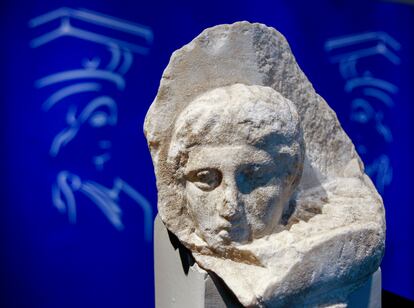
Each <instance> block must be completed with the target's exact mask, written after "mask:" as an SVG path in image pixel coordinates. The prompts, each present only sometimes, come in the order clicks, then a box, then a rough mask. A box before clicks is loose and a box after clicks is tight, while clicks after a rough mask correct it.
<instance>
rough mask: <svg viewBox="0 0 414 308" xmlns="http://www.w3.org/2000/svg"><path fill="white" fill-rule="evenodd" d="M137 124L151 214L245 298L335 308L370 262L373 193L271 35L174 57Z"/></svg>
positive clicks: (238, 38) (241, 33) (210, 41)
mask: <svg viewBox="0 0 414 308" xmlns="http://www.w3.org/2000/svg"><path fill="white" fill-rule="evenodd" d="M144 130H145V134H146V137H147V140H148V144H149V148H150V151H151V155H152V159H153V162H154V167H155V172H156V177H157V188H158V210H159V215H160V217H161V219H162V220H163V222H164V223H165V225H166V226H167V228H168V229H169V230H170V231H171V232H173V233H174V234H175V235H176V236H177V237H178V239H179V240H180V241H181V242H182V244H183V245H185V246H186V247H187V248H188V249H190V250H191V252H192V254H193V256H194V258H195V260H196V262H197V263H198V265H199V266H201V267H202V268H204V269H206V270H208V271H211V272H214V273H215V274H217V275H218V276H219V277H221V278H222V280H223V281H224V283H225V284H226V285H227V286H228V287H229V288H230V290H231V291H232V292H233V293H234V294H235V296H236V297H237V298H238V300H239V301H240V303H241V304H242V305H244V306H248V307H279V306H289V307H294V306H303V305H310V306H312V305H325V306H329V305H336V304H346V301H347V297H348V295H349V294H350V293H351V292H352V291H353V290H355V289H356V288H357V287H358V286H360V285H361V284H362V283H363V282H364V281H365V280H366V279H367V278H368V277H369V275H370V274H372V273H373V272H374V271H375V270H376V269H377V268H378V266H379V263H380V261H381V259H382V255H383V251H384V237H385V220H384V210H383V205H382V200H381V198H380V196H379V195H378V193H377V192H376V190H375V188H374V186H373V185H372V183H371V181H370V180H369V178H368V177H367V176H366V175H365V173H364V170H363V164H362V162H361V160H360V158H359V157H358V155H357V153H356V152H355V149H354V146H353V144H352V142H351V141H350V139H349V138H348V137H347V135H346V134H345V133H344V131H343V130H342V128H341V126H340V124H339V122H338V120H337V118H336V116H335V113H334V112H333V111H332V110H331V109H330V108H329V106H328V105H327V104H326V102H325V101H324V100H323V99H322V98H321V97H320V96H318V95H317V94H316V92H315V90H314V89H313V88H312V85H311V84H310V83H309V81H308V80H307V79H306V77H305V75H304V74H303V72H302V71H301V70H300V68H299V67H298V65H297V64H296V61H295V59H294V57H293V55H292V53H291V51H290V49H289V46H288V44H287V42H286V40H285V39H284V37H283V36H282V35H281V34H280V33H278V32H277V31H276V30H274V29H272V28H268V27H266V26H264V25H261V24H251V23H248V22H239V23H235V24H233V25H220V26H216V27H213V28H210V29H207V30H205V31H204V32H203V33H201V34H200V35H199V36H198V37H197V38H195V39H194V40H193V41H192V42H191V43H189V44H188V45H186V46H184V47H182V48H181V49H180V50H177V51H176V52H174V54H173V55H172V57H171V60H170V63H169V65H168V67H167V68H166V70H165V71H164V74H163V77H162V80H161V85H160V88H159V91H158V95H157V97H156V99H155V101H154V102H153V104H152V105H151V107H150V110H149V111H148V114H147V117H146V119H145V127H144Z"/></svg>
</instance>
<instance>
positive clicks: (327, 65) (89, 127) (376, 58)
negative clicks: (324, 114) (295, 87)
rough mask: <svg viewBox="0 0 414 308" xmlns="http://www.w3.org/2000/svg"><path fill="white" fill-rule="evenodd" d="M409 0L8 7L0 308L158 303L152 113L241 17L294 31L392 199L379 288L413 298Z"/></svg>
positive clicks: (306, 63) (310, 68) (4, 20)
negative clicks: (164, 85)
mask: <svg viewBox="0 0 414 308" xmlns="http://www.w3.org/2000/svg"><path fill="white" fill-rule="evenodd" d="M412 4H414V1H327V0H325V1H324V0H318V1H292V0H290V1H288V0H285V1H283V0H281V1H262V2H257V1H256V2H254V1H244V0H239V1H208V2H205V3H201V2H200V3H196V2H194V1H175V3H172V2H169V1H165V2H162V1H146V2H143V1H142V2H140V1H125V0H118V1H97V0H89V1H23V0H16V1H3V2H2V4H1V13H0V14H1V18H0V23H1V27H0V29H2V30H1V33H2V44H1V48H0V53H1V60H0V61H1V74H2V75H1V81H2V82H1V83H0V87H1V93H2V95H1V98H2V102H1V104H0V111H1V112H0V117H1V120H0V125H1V134H2V138H1V154H0V155H1V157H0V158H1V164H0V166H1V171H2V175H3V177H2V182H1V186H0V187H1V191H0V193H1V194H0V196H1V206H0V236H1V242H0V243H1V248H0V258H1V259H0V269H1V272H0V279H1V287H2V288H1V291H0V292H1V293H0V294H1V295H0V305H1V306H2V307H153V306H154V299H153V298H154V288H153V283H154V281H153V261H152V242H151V236H152V235H151V229H152V218H153V217H154V216H155V215H156V188H155V178H154V174H153V168H152V163H151V159H150V156H149V152H148V150H147V145H146V141H145V139H144V136H143V133H142V125H143V120H144V117H145V113H146V111H147V109H148V107H149V105H150V104H151V102H152V100H153V98H154V97H155V95H156V92H157V88H158V85H159V80H160V77H161V74H162V71H163V69H164V68H165V66H166V65H167V63H168V60H169V57H170V55H171V53H172V52H173V51H174V50H175V49H177V48H180V47H181V46H182V45H184V44H186V43H188V42H189V41H191V40H192V39H193V38H194V37H195V36H196V35H198V34H199V33H200V32H201V31H202V30H203V29H204V28H206V27H210V26H213V25H216V24H221V23H232V22H235V21H238V20H249V21H257V22H262V23H265V24H267V25H269V26H273V27H275V28H277V29H278V30H279V31H280V32H281V33H283V34H284V35H285V36H286V38H287V39H288V41H289V43H290V45H291V48H292V50H293V53H294V54H295V56H296V58H297V60H298V62H299V64H300V66H301V67H302V69H303V71H304V72H305V73H306V75H307V76H308V78H309V79H310V80H311V82H312V83H313V85H314V87H315V88H316V90H317V92H318V93H319V94H321V95H322V96H323V97H324V98H325V99H326V100H327V101H328V103H329V104H330V105H331V107H332V108H333V109H334V110H335V111H336V112H337V114H338V117H339V119H340V121H341V123H342V125H343V127H344V129H345V130H346V132H347V133H348V134H349V135H350V136H351V138H352V139H353V141H354V143H355V145H356V146H357V149H358V151H359V153H360V154H361V157H362V158H363V160H364V162H365V164H366V168H367V172H368V173H369V174H370V176H371V177H372V179H373V181H374V182H375V184H376V185H377V188H378V190H379V191H380V192H381V194H382V196H383V198H384V203H385V208H386V215H387V249H386V254H385V257H384V260H383V263H382V269H383V287H384V289H385V290H388V291H390V292H393V293H396V294H399V295H401V296H404V297H406V298H410V299H413V300H414V264H413V262H412V260H413V259H414V248H413V236H414V224H412V223H411V220H412V217H414V209H413V206H412V205H413V201H412V191H413V189H412V182H413V181H412V178H411V175H412V174H413V166H414V164H413V162H412V158H411V157H412V151H413V149H414V147H413V138H412V132H413V127H412V126H413V122H412V121H411V117H412V115H413V114H414V113H413V105H412V102H413V93H414V92H413V91H412V83H413V77H412V74H411V72H412V71H413V69H414V65H413V59H412V58H413V57H412V55H413V54H414V46H413V44H414V41H413V39H412V38H413V34H414V30H413V29H414V27H413V26H414V6H413V5H412ZM64 7H66V8H68V9H64V10H58V11H56V10H57V9H60V8H64ZM45 14H46V15H45ZM59 29H60V32H59V31H58V30H59Z"/></svg>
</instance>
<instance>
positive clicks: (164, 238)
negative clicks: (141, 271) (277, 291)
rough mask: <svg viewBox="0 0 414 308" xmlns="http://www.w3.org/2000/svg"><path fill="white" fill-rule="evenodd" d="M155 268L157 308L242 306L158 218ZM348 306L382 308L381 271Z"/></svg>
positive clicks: (362, 287) (372, 277)
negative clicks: (202, 267) (196, 261)
mask: <svg viewBox="0 0 414 308" xmlns="http://www.w3.org/2000/svg"><path fill="white" fill-rule="evenodd" d="M154 267H155V304H156V308H225V307H242V306H241V305H240V303H239V302H238V301H237V299H236V298H235V296H234V294H232V292H231V291H230V290H229V289H228V288H227V287H226V286H225V284H224V283H223V282H222V281H221V279H220V278H218V277H217V276H216V275H214V274H212V273H208V272H206V271H205V270H203V269H201V268H200V267H198V266H197V264H196V263H194V260H193V258H192V256H191V253H190V252H189V251H188V250H187V249H186V248H184V247H183V246H182V245H181V244H180V243H179V241H178V239H177V238H176V237H175V236H174V235H173V234H171V233H169V232H168V230H167V229H166V228H165V226H164V224H163V223H162V221H161V219H160V218H159V217H158V216H157V217H156V219H155V222H154ZM348 307H350V308H380V307H381V270H380V269H378V270H377V271H376V272H375V273H374V274H373V275H372V276H371V277H370V278H369V280H368V281H367V282H366V283H365V284H364V285H363V286H361V287H360V288H359V289H357V290H356V291H355V292H353V293H352V294H351V295H350V297H349V302H348Z"/></svg>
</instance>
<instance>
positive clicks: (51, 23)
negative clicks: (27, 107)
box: [29, 7, 154, 241]
mask: <svg viewBox="0 0 414 308" xmlns="http://www.w3.org/2000/svg"><path fill="white" fill-rule="evenodd" d="M56 25H57V27H56ZM29 27H30V28H32V29H33V31H36V32H37V33H38V35H37V36H36V37H35V38H34V39H33V40H31V42H30V46H31V47H32V48H35V49H38V48H40V47H42V48H44V47H45V46H48V45H49V44H50V43H52V42H55V44H58V43H59V42H60V39H63V38H65V37H66V38H69V39H76V40H82V41H86V42H88V43H91V44H97V46H102V47H103V51H105V52H108V53H109V60H105V61H106V62H107V63H104V61H103V60H102V59H107V58H108V57H102V56H101V57H100V56H99V55H96V56H93V57H92V58H84V59H83V60H82V61H81V62H80V68H70V69H67V68H66V69H62V68H60V69H57V70H56V71H55V72H53V73H50V74H48V75H46V76H43V77H41V78H39V79H38V80H36V81H35V84H34V85H35V88H36V89H38V90H39V91H40V90H41V91H49V93H48V97H47V98H46V100H45V101H44V102H43V104H42V110H43V111H45V112H49V111H51V110H52V109H53V108H54V107H55V106H56V105H59V104H61V103H62V102H63V101H69V102H70V105H69V106H68V109H67V112H66V121H65V122H66V124H65V127H64V128H62V129H61V130H60V132H59V133H57V134H56V135H55V136H54V137H53V140H52V142H51V146H50V149H49V154H50V156H51V157H53V158H54V157H56V156H58V155H59V153H60V152H61V151H63V150H64V149H65V148H66V146H67V145H68V144H69V143H71V141H73V140H74V139H75V138H76V137H77V136H78V135H80V134H81V133H82V128H83V127H84V126H85V125H88V126H89V127H91V128H96V129H98V128H102V127H105V126H112V127H115V126H116V125H117V124H118V105H117V102H116V101H115V100H114V99H113V98H112V97H111V95H106V94H103V93H102V92H103V89H104V87H105V86H107V85H108V84H109V85H113V86H114V89H115V90H116V91H118V92H123V91H125V88H126V79H125V75H126V73H127V72H128V71H129V70H130V69H131V67H132V65H133V63H134V54H138V55H147V54H148V52H149V48H150V46H151V45H152V43H153V38H154V37H153V32H152V30H151V29H150V28H149V27H146V26H143V25H140V24H137V23H133V22H130V21H127V20H122V19H119V18H116V17H113V16H108V15H104V14H101V13H99V12H94V11H90V10H86V9H72V8H67V7H62V8H59V9H57V10H53V11H51V12H48V13H45V14H43V15H41V16H38V17H36V18H33V19H31V20H30V21H29ZM39 33H40V34H39ZM59 87H60V88H59ZM51 89H52V93H50V90H51ZM46 93H47V92H46ZM91 94H92V95H93V96H95V94H96V96H95V97H94V98H92V99H91V98H90V95H91ZM85 95H88V96H87V97H88V98H87V101H86V106H85V107H83V108H81V107H80V102H81V101H82V100H85V97H86V96H85ZM98 147H99V149H100V150H101V152H100V153H97V154H96V155H93V157H92V159H91V162H92V164H93V166H94V167H95V169H96V170H97V171H98V172H100V174H103V173H102V172H103V171H104V168H105V165H106V164H107V163H108V161H109V160H111V158H112V155H111V152H110V150H111V148H112V141H111V140H107V139H104V140H100V141H98ZM63 169H65V168H63ZM75 192H80V193H83V194H84V195H85V196H87V197H88V199H89V200H90V201H91V202H92V203H94V204H95V205H96V206H97V207H98V208H99V209H100V210H101V211H102V213H103V214H104V215H105V217H106V218H107V219H108V221H109V222H110V223H111V224H112V225H113V226H114V227H115V228H116V229H118V230H122V229H123V227H124V225H123V223H122V217H121V213H122V211H121V208H120V204H119V200H118V195H119V194H120V193H121V192H122V193H123V194H124V195H127V196H129V197H130V198H131V199H132V200H133V201H134V202H135V203H137V204H138V205H139V206H140V207H141V208H142V209H143V211H144V220H145V221H144V228H145V239H146V240H147V241H150V240H151V232H152V208H151V205H150V204H149V203H148V201H147V200H146V199H145V197H144V196H142V195H141V194H140V193H139V192H138V191H136V190H135V189H134V188H133V187H132V186H130V185H129V184H128V183H126V182H125V181H123V180H122V179H121V178H120V177H119V176H115V177H114V186H113V188H112V189H108V188H106V187H104V186H102V185H100V184H98V182H96V181H92V180H90V181H82V180H81V179H80V177H79V176H78V175H75V174H74V173H71V172H69V171H66V170H65V171H61V172H59V174H58V176H57V180H56V183H55V184H53V187H52V201H53V204H54V205H55V207H56V208H58V209H59V210H60V211H61V212H67V214H68V219H69V221H70V222H71V223H75V222H76V207H77V202H76V198H75V195H74V193H75Z"/></svg>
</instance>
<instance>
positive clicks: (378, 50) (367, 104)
mask: <svg viewBox="0 0 414 308" xmlns="http://www.w3.org/2000/svg"><path fill="white" fill-rule="evenodd" d="M324 48H325V51H326V52H327V53H328V54H329V59H330V61H331V62H332V63H337V64H338V68H339V73H340V75H341V77H342V78H343V79H344V80H345V84H344V91H345V92H346V93H348V94H349V95H351V96H352V99H351V106H350V107H351V108H350V110H351V112H350V119H351V121H353V122H355V123H359V124H361V125H366V127H370V126H371V123H372V124H373V125H372V126H373V127H375V130H376V133H377V134H378V135H379V136H381V138H382V140H383V142H384V143H385V144H390V143H392V141H393V135H392V130H391V128H390V126H389V125H388V124H387V121H386V117H385V115H386V114H387V113H388V111H389V110H390V109H392V108H394V107H395V103H394V99H393V96H394V95H396V94H397V93H398V91H399V88H398V87H397V86H396V85H395V84H393V83H392V82H390V81H388V80H385V79H383V78H378V77H376V76H373V74H372V72H371V71H370V70H369V67H366V66H365V67H364V66H363V65H362V64H361V62H362V60H364V59H367V58H371V57H377V58H376V59H378V60H384V59H385V60H386V61H388V62H389V63H391V64H392V65H396V66H398V65H400V63H401V59H400V57H399V55H398V51H399V50H400V49H401V44H400V43H399V42H398V41H397V40H395V39H394V38H393V37H392V36H391V35H389V34H388V33H386V32H383V31H372V32H365V33H357V34H351V35H345V36H340V37H335V38H332V39H329V40H328V41H326V43H325V45H324ZM378 56H379V57H378ZM356 148H357V149H358V151H359V153H360V154H361V155H366V154H369V153H368V147H367V146H366V145H365V144H356ZM366 171H367V173H368V174H369V175H370V176H371V177H372V178H373V179H374V182H375V184H376V186H377V189H378V191H379V192H384V189H385V187H386V186H387V185H389V184H390V183H391V181H392V176H393V170H392V164H391V160H390V158H389V156H388V155H387V153H386V151H385V152H384V153H380V154H379V155H378V156H377V157H376V158H375V159H374V160H373V161H372V162H369V163H368V164H367V165H366Z"/></svg>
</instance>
